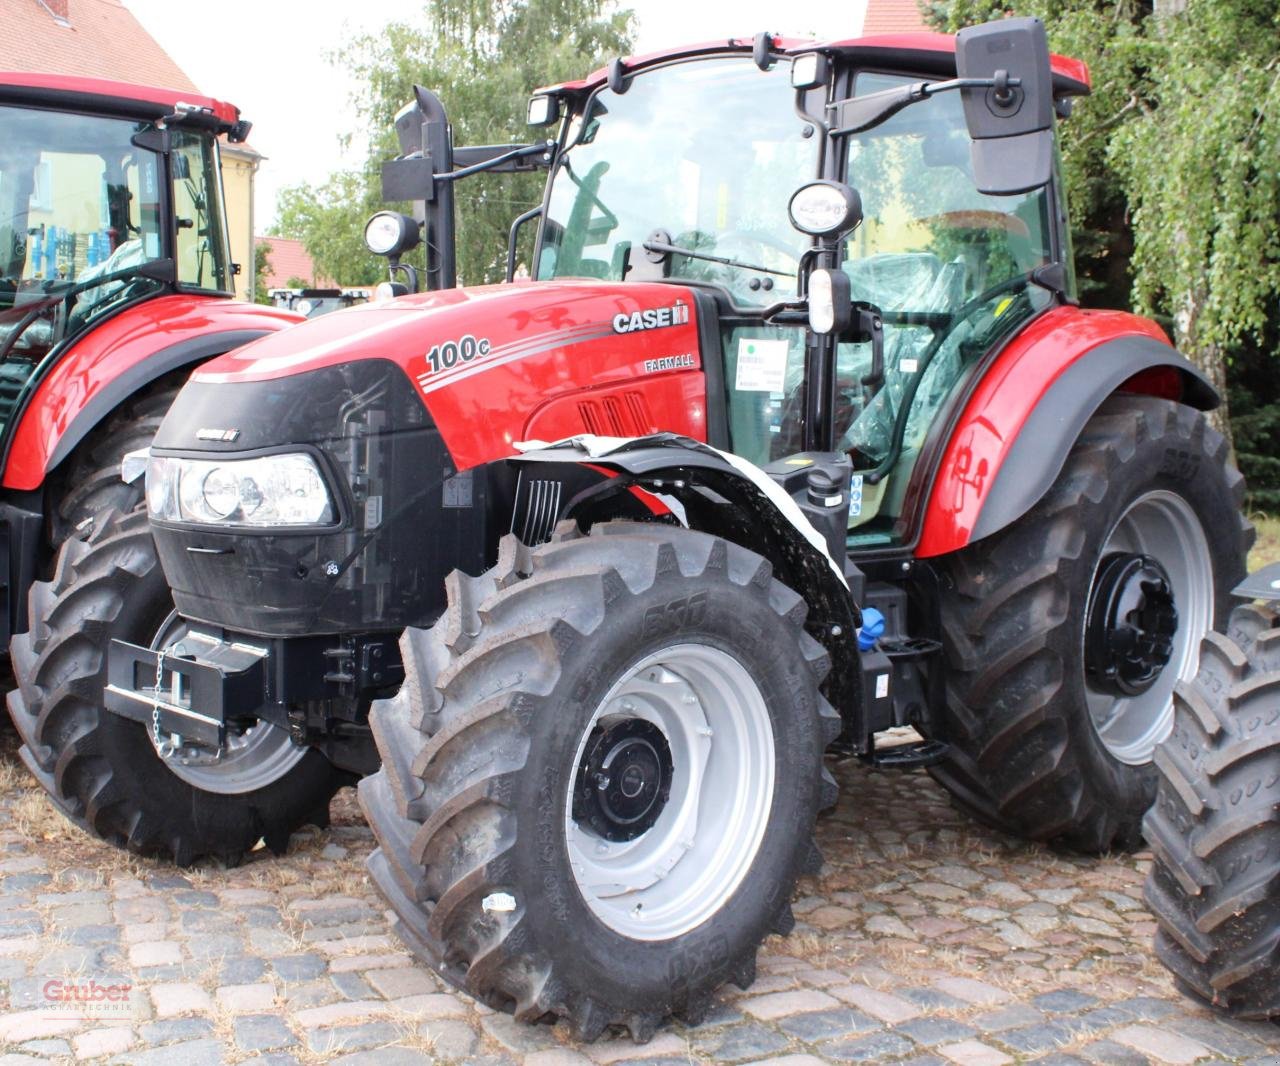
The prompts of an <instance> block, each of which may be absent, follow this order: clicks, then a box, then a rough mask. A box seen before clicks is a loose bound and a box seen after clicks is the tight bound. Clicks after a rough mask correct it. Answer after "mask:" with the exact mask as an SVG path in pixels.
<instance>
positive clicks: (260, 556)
mask: <svg viewBox="0 0 1280 1066" xmlns="http://www.w3.org/2000/svg"><path fill="white" fill-rule="evenodd" d="M201 430H205V433H204V434H203V436H205V437H209V436H213V435H215V433H216V435H217V436H218V437H219V438H220V439H219V440H213V441H211V440H201V439H200V438H201V432H200V431H201ZM154 449H155V451H156V452H157V453H158V454H169V455H182V456H189V457H200V458H210V457H211V455H213V454H219V455H225V456H226V457H227V458H229V459H230V458H246V457H248V456H252V455H261V454H264V453H270V452H284V451H307V452H310V453H311V454H312V455H313V457H314V458H315V459H316V461H317V463H318V465H319V466H320V468H321V471H322V473H323V475H324V478H325V480H326V482H327V483H328V484H329V486H330V491H331V494H332V495H333V497H334V500H335V502H336V505H337V510H338V512H339V520H338V522H337V523H336V524H335V525H332V526H328V527H323V528H315V529H307V530H290V531H288V532H278V531H273V530H270V529H256V528H249V527H240V528H235V529H220V528H219V527H216V526H209V525H192V524H179V523H162V522H156V523H154V526H153V528H154V531H155V539H156V547H157V550H158V554H159V556H160V562H161V565H162V566H163V567H164V572H165V576H166V578H167V579H168V581H169V584H170V586H171V587H172V589H173V593H174V601H175V603H176V604H177V606H178V609H179V610H180V611H181V612H182V614H183V615H184V616H186V617H187V618H190V619H194V620H196V621H201V622H208V623H210V624H213V625H219V626H225V627H226V628H228V629H232V630H236V631H239V632H245V633H252V634H258V635H262V636H293V635H298V634H312V635H315V634H322V633H348V632H353V631H357V630H359V631H366V630H386V629H399V628H401V627H403V626H406V625H419V626H421V625H428V624H430V623H431V622H432V621H433V620H434V619H435V617H436V616H437V615H438V614H439V613H440V611H441V610H443V607H444V579H445V576H446V575H447V574H448V572H449V571H450V570H452V569H454V568H455V567H458V568H460V569H462V570H465V571H468V572H470V573H479V572H480V571H482V570H483V569H484V568H485V566H486V560H489V559H492V558H493V557H494V555H495V553H496V542H497V537H498V535H499V532H497V531H494V530H490V529H489V528H488V526H487V524H486V515H487V513H488V512H489V507H488V502H489V497H490V483H491V480H492V478H491V477H490V473H489V471H488V470H487V469H486V468H478V469H475V470H470V471H462V472H459V471H458V470H457V469H456V467H455V465H454V463H453V460H452V458H451V457H450V455H449V451H448V449H447V447H446V446H445V443H444V441H443V439H442V438H441V436H440V433H439V431H438V429H437V428H436V426H435V424H434V422H433V421H432V419H431V417H430V415H429V414H428V413H427V411H426V408H425V407H424V406H423V404H422V402H421V400H420V399H419V397H418V395H417V394H416V392H415V390H414V388H413V385H412V383H411V382H410V381H409V379H408V377H406V375H405V374H404V372H403V371H402V370H401V369H400V368H399V367H398V366H396V365H395V364H394V363H391V362H388V361H386V360H381V359H370V360H361V361H358V362H351V363H343V364H340V365H337V366H333V367H327V368H324V369H321V370H313V371H309V372H306V373H301V374H294V375H291V376H288V377H283V378H278V379H275V380H270V381H256V382H236V383H213V382H192V383H189V384H188V385H187V386H186V387H185V388H183V390H182V391H181V392H180V393H179V394H178V398H177V399H176V400H175V401H174V404H173V407H172V408H171V409H170V411H169V414H168V415H167V416H166V418H165V420H164V422H163V424H162V425H161V427H160V430H159V432H158V433H157V434H156V439H155V443H154ZM498 469H499V470H501V469H502V467H501V464H498Z"/></svg>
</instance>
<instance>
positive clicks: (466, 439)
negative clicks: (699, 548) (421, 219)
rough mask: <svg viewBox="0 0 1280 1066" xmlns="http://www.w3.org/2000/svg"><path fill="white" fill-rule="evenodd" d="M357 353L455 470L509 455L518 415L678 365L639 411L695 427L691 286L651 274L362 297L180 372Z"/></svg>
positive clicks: (241, 375) (520, 429)
mask: <svg viewBox="0 0 1280 1066" xmlns="http://www.w3.org/2000/svg"><path fill="white" fill-rule="evenodd" d="M369 358H379V359H388V360H391V361H392V362H394V363H396V364H397V365H398V366H399V367H400V368H401V369H402V370H403V371H404V372H405V374H407V375H408V376H409V378H410V379H412V380H413V381H414V383H415V384H416V386H417V388H418V390H419V391H420V393H421V395H422V398H423V402H424V403H425V405H426V407H427V409H428V410H429V411H430V412H431V415H432V417H433V418H434V420H435V423H436V425H437V426H438V427H439V428H440V432H441V434H442V435H443V436H444V439H445V443H446V445H447V446H448V448H449V451H450V453H451V454H452V456H453V458H454V461H455V462H456V463H457V464H458V466H459V468H463V469H465V468H466V467H469V466H473V465H476V464H477V463H482V462H488V461H490V460H492V459H494V458H498V457H501V456H503V455H509V454H511V452H512V451H513V448H512V445H513V443H514V442H515V441H518V440H522V439H524V438H525V436H526V435H527V434H526V427H527V426H529V425H530V423H531V422H536V423H537V424H538V425H539V426H547V427H550V426H552V425H560V424H562V423H561V422H560V420H559V419H556V420H554V421H550V420H546V419H544V420H542V421H538V420H537V419H536V417H535V416H536V415H537V413H538V412H539V410H540V409H542V408H544V407H546V406H547V405H548V404H549V403H552V402H554V401H556V400H557V399H563V398H564V397H565V396H567V395H568V394H571V393H574V392H578V391H586V390H599V389H607V388H609V387H611V386H619V385H625V384H626V383H628V382H639V381H641V380H645V379H649V378H650V377H651V376H662V377H664V378H665V377H667V376H668V375H683V377H684V378H686V379H687V380H688V382H689V385H690V387H694V388H696V389H697V391H698V393H699V402H695V403H693V404H692V405H688V406H685V405H687V404H688V401H689V400H691V399H694V397H692V396H682V398H681V399H680V400H679V402H678V403H677V402H675V401H674V400H673V402H672V404H671V405H670V409H665V408H666V407H667V405H665V404H664V405H663V407H664V409H663V410H658V411H652V412H650V414H651V417H652V421H653V422H654V423H655V424H656V425H657V426H659V427H660V428H663V429H671V430H676V431H680V432H686V433H692V434H695V435H697V436H699V437H702V436H703V435H704V434H705V412H704V411H703V407H704V404H703V403H702V402H700V396H701V394H702V389H701V378H702V376H701V374H700V373H697V371H699V370H700V369H701V358H700V355H699V349H698V328H697V315H696V309H695V307H694V301H693V295H692V293H691V292H690V291H689V290H688V289H687V288H684V287H681V286H676V285H666V284H660V283H657V284H648V283H639V282H636V283H628V284H616V283H614V284H605V283H601V282H595V281H548V282H523V283H518V284H512V285H490V286H480V287H477V288H471V289H449V290H445V291H442V292H434V293H424V294H421V295H418V296H405V297H401V298H400V299H398V300H393V301H390V302H387V303H381V304H366V305H364V306H361V307H356V308H352V309H350V310H347V311H338V312H335V313H333V314H330V315H325V316H323V317H321V318H316V319H311V320H310V321H308V322H305V323H303V324H302V325H299V326H297V327H295V328H293V329H290V330H286V331H283V332H281V333H278V334H273V335H271V336H268V337H263V338H262V339H261V340H258V341H255V342H254V343H252V344H249V345H246V346H245V347H243V348H240V349H237V350H236V351H234V352H231V353H229V354H227V355H224V356H221V357H219V358H218V359H215V360H213V361H212V362H209V363H206V364H205V365H204V366H202V367H201V368H200V369H199V370H198V371H196V373H195V374H194V375H193V379H194V380H198V381H203V382H222V383H232V382H239V381H262V380H267V379H271V378H277V377H283V376H285V375H287V374H299V373H305V372H307V371H310V370H318V369H320V368H322V367H326V366H333V365H336V364H339V363H344V362H349V361H353V360H358V359H369ZM664 391H665V390H664ZM680 391H681V392H682V393H683V391H684V390H683V389H682V390H680ZM677 411H679V414H678V415H677Z"/></svg>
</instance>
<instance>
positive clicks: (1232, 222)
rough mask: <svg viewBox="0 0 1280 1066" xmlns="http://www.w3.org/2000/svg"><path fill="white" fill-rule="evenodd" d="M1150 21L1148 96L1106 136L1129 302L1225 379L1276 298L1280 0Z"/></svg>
mask: <svg viewBox="0 0 1280 1066" xmlns="http://www.w3.org/2000/svg"><path fill="white" fill-rule="evenodd" d="M1178 6H1179V7H1180V8H1181V10H1178V11H1176V12H1175V13H1170V14H1167V15H1164V14H1162V15H1160V16H1158V17H1154V18H1151V19H1149V20H1147V23H1146V28H1147V33H1146V35H1145V36H1146V41H1147V49H1148V60H1149V68H1148V69H1149V72H1150V73H1149V75H1148V76H1149V78H1150V84H1151V95H1152V97H1153V100H1154V106H1152V107H1150V108H1147V109H1144V111H1143V114H1142V116H1141V119H1140V120H1139V121H1136V122H1131V123H1128V124H1126V125H1125V126H1124V128H1122V129H1120V130H1118V131H1117V132H1116V134H1115V135H1114V136H1113V137H1112V138H1111V142H1110V145H1109V151H1110V157H1111V162H1112V165H1113V166H1114V167H1115V168H1116V170H1117V171H1118V172H1119V173H1120V174H1121V176H1122V179H1123V182H1124V186H1125V190H1126V192H1127V193H1128V197H1129V202H1130V205H1131V207H1132V213H1133V225H1134V233H1135V242H1134V252H1133V260H1132V266H1133V278H1134V291H1135V296H1136V302H1137V304H1138V306H1139V307H1140V308H1142V309H1144V310H1147V311H1163V312H1165V313H1166V314H1169V315H1171V316H1172V318H1173V322H1174V332H1175V340H1176V342H1177V344H1178V347H1179V348H1180V349H1181V350H1182V351H1183V352H1185V353H1186V355H1187V356H1188V357H1190V358H1191V359H1193V360H1194V361H1195V362H1196V363H1197V364H1198V365H1199V366H1200V368H1201V369H1202V370H1203V371H1204V372H1205V373H1206V374H1208V375H1209V376H1210V378H1211V379H1212V380H1213V382H1214V384H1215V385H1216V386H1217V387H1218V388H1219V390H1220V391H1223V392H1225V390H1226V365H1227V361H1228V357H1229V354H1230V351H1231V349H1232V348H1233V346H1237V345H1241V344H1250V343H1257V342H1259V341H1261V340H1262V338H1263V336H1264V333H1265V331H1266V328H1267V323H1268V317H1269V316H1270V317H1271V318H1272V319H1274V317H1275V316H1276V314H1277V302H1278V301H1280V3H1277V2H1275V0H1190V2H1189V3H1186V4H1185V6H1183V5H1178Z"/></svg>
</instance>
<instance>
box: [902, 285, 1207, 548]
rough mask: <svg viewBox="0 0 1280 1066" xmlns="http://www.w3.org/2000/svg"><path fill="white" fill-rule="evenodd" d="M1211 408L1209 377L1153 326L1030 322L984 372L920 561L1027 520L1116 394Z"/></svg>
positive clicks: (1093, 318) (1054, 314)
mask: <svg viewBox="0 0 1280 1066" xmlns="http://www.w3.org/2000/svg"><path fill="white" fill-rule="evenodd" d="M1122 388H1123V389H1125V390H1127V391H1130V392H1136V393H1145V394H1150V395H1159V396H1163V397H1165V398H1167V399H1177V400H1180V401H1181V402H1182V403H1185V404H1188V405H1189V406H1192V407H1195V408H1198V409H1200V410H1212V409H1213V408H1214V407H1216V406H1217V405H1218V403H1219V397H1218V395H1217V393H1216V391H1215V390H1214V388H1213V386H1212V385H1211V384H1210V383H1209V381H1208V380H1207V379H1206V378H1205V377H1204V375H1203V374H1201V373H1200V371H1198V370H1197V369H1196V368H1195V367H1194V366H1192V364H1191V363H1190V362H1188V361H1187V360H1186V359H1185V358H1183V357H1182V356H1181V355H1180V354H1178V352H1177V351H1176V350H1175V349H1174V348H1173V347H1172V346H1171V345H1170V344H1169V341H1168V339H1167V338H1166V337H1165V335H1164V333H1163V331H1162V330H1161V329H1160V328H1159V326H1157V325H1156V324H1155V323H1154V322H1151V321H1149V320H1147V319H1143V318H1139V317H1137V316H1136V315H1130V314H1125V313H1123V312H1118V311H1082V310H1080V309H1079V308H1075V307H1061V308H1058V309H1056V310H1054V311H1051V312H1049V313H1048V314H1046V315H1043V316H1041V317H1040V318H1038V319H1036V320H1035V321H1034V322H1032V323H1031V324H1030V325H1029V326H1028V327H1027V328H1026V330H1024V331H1023V333H1022V334H1021V335H1019V336H1018V337H1016V338H1015V339H1014V340H1013V341H1012V342H1011V343H1010V344H1009V345H1008V346H1007V347H1006V348H1005V349H1004V351H1002V352H1001V353H1000V355H999V356H998V357H997V358H996V360H995V362H994V363H993V364H992V366H991V367H990V368H989V369H988V370H987V372H986V373H985V374H984V375H983V378H982V381H981V382H980V383H979V385H978V387H977V388H976V389H975V390H974V393H973V395H972V396H971V397H970V398H969V402H968V403H967V404H966V405H965V408H964V411H963V413H962V414H961V416H960V418H959V420H958V421H957V423H956V426H955V428H954V430H952V432H951V436H950V438H949V441H948V443H947V446H946V449H945V451H944V452H943V456H942V461H941V463H940V464H939V465H938V469H937V473H936V475H935V478H934V483H933V490H932V492H931V493H930V495H929V501H928V504H927V506H926V510H925V517H924V522H923V527H922V530H921V535H920V541H919V544H918V545H917V548H916V555H917V556H920V557H922V558H927V557H930V556H937V555H945V554H947V553H949V552H953V551H958V550H959V549H961V548H963V547H965V545H967V544H971V543H973V542H974V541H978V540H981V539H982V538H984V537H988V536H990V535H991V534H992V533H995V532H996V531H997V530H1000V529H1003V528H1004V527H1005V526H1007V525H1009V524H1010V523H1012V522H1014V521H1016V520H1017V519H1018V518H1020V517H1022V515H1024V514H1026V512H1027V511H1029V510H1030V509H1031V508H1032V507H1034V506H1035V504H1036V503H1037V501H1039V499H1040V498H1041V497H1042V496H1043V495H1044V494H1045V493H1046V492H1047V491H1048V490H1049V488H1050V486H1052V484H1053V482H1054V480H1055V479H1056V478H1057V476H1058V474H1059V472H1060V471H1061V470H1062V465H1063V463H1065V462H1066V459H1067V454H1068V453H1069V452H1070V451H1071V448H1072V446H1073V445H1074V444H1075V442H1076V440H1077V438H1078V437H1079V436H1080V432H1081V430H1082V429H1084V426H1085V423H1086V422H1088V421H1089V419H1090V418H1091V417H1093V414H1094V412H1096V411H1097V410H1098V408H1099V407H1100V406H1101V404H1102V402H1103V401H1104V400H1105V399H1106V398H1107V397H1108V396H1110V395H1111V394H1112V393H1114V392H1116V391H1118V390H1120V389H1122Z"/></svg>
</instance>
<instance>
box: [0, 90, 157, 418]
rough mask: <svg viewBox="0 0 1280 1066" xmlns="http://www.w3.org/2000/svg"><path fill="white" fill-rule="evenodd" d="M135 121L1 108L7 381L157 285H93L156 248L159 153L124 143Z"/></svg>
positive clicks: (1, 345) (137, 280)
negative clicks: (113, 309)
mask: <svg viewBox="0 0 1280 1066" xmlns="http://www.w3.org/2000/svg"><path fill="white" fill-rule="evenodd" d="M139 128H140V127H139V125H138V124H137V123H134V122H129V121H125V120H121V119H110V118H95V117H91V116H87V115H73V114H65V113H58V112H50V111H39V110H33V109H27V108H17V107H0V352H3V354H4V356H5V364H4V366H5V377H6V381H7V380H8V378H10V377H15V376H16V377H19V378H24V375H25V374H26V373H27V372H29V367H27V368H24V367H23V366H22V365H12V364H15V362H16V363H18V364H21V363H22V362H23V361H24V360H25V361H31V360H36V359H39V358H40V357H41V356H43V355H44V354H45V353H46V352H47V351H48V350H49V348H50V347H52V345H53V344H54V343H55V342H56V341H57V340H60V339H62V338H63V337H66V336H71V335H73V334H75V333H77V332H80V331H81V330H83V329H84V328H85V327H86V326H87V325H88V324H89V322H91V321H92V320H93V319H95V318H97V317H99V316H100V315H101V314H102V313H104V312H105V311H106V310H107V309H109V308H110V307H113V306H116V305H118V304H119V303H120V302H122V301H124V300H127V299H133V298H134V297H136V296H139V295H143V294H145V293H146V292H149V291H152V290H155V289H158V288H159V287H160V283H159V282H157V281H154V280H150V279H147V278H141V277H132V278H131V277H124V278H118V279H117V280H113V281H107V282H104V283H103V284H101V285H94V284H92V282H93V279H94V278H96V277H103V276H105V275H112V274H116V275H118V274H120V272H122V271H129V270H132V269H136V268H137V267H138V266H140V265H141V264H143V263H145V262H147V261H150V260H153V259H159V258H161V257H162V256H163V255H164V254H165V253H164V241H163V240H162V239H161V233H160V225H161V209H160V204H161V197H160V168H159V157H158V156H156V154H155V153H153V152H148V151H144V150H142V149H140V148H137V147H135V146H134V145H133V143H132V141H131V138H132V137H133V135H134V134H135V133H136V132H137V131H138V130H139ZM73 292H74V296H71V295H68V296H67V299H66V300H59V299H58V297H59V295H60V294H69V293H73ZM24 379H25V378H24ZM5 391H6V394H7V391H8V390H7V389H6V390H5ZM4 413H5V412H3V411H0V415H2V414H4Z"/></svg>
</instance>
